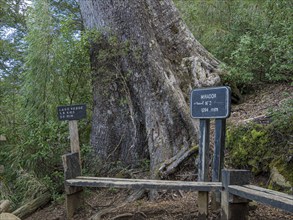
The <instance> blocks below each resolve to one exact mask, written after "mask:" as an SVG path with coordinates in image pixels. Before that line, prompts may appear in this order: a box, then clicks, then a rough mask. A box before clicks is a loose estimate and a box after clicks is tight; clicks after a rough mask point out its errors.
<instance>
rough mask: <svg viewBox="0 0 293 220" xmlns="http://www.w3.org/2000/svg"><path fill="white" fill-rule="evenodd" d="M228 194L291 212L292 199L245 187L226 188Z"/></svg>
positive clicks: (233, 186)
mask: <svg viewBox="0 0 293 220" xmlns="http://www.w3.org/2000/svg"><path fill="white" fill-rule="evenodd" d="M228 190H229V193H232V194H234V195H237V196H240V197H243V198H247V199H251V200H254V201H256V202H260V203H263V204H267V205H271V206H273V207H276V208H279V209H283V210H285V211H288V212H293V198H291V199H290V198H285V197H280V196H276V195H273V194H271V193H267V192H264V191H259V190H256V189H251V188H247V187H245V186H236V185H231V186H229V187H228Z"/></svg>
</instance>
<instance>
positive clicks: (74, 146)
mask: <svg viewBox="0 0 293 220" xmlns="http://www.w3.org/2000/svg"><path fill="white" fill-rule="evenodd" d="M68 125H69V134H70V147H71V153H75V152H77V153H79V154H80V147H79V135H78V126H77V121H75V120H73V121H68Z"/></svg>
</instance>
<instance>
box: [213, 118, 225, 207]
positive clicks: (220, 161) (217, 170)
mask: <svg viewBox="0 0 293 220" xmlns="http://www.w3.org/2000/svg"><path fill="white" fill-rule="evenodd" d="M225 138H226V119H225V118H224V119H216V120H215V144H214V158H213V166H212V182H221V174H222V173H221V171H222V169H223V168H224V151H225ZM220 207H221V193H220V192H213V193H212V209H214V210H216V209H218V208H220Z"/></svg>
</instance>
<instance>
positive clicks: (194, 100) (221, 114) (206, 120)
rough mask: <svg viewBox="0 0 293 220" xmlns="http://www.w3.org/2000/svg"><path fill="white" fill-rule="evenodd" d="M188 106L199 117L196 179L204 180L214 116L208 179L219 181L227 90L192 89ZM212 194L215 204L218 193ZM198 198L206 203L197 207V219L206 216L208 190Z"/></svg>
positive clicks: (228, 109) (228, 99)
mask: <svg viewBox="0 0 293 220" xmlns="http://www.w3.org/2000/svg"><path fill="white" fill-rule="evenodd" d="M190 108H191V116H192V118H197V119H200V136H199V164H198V181H200V182H207V181H208V166H209V140H210V119H215V120H216V123H215V144H214V157H213V165H212V181H213V182H220V181H221V170H222V168H223V163H224V158H223V157H224V148H225V132H226V118H228V117H229V116H230V112H231V90H230V88H229V87H226V86H221V87H210V88H201V89H195V90H193V91H192V92H191V99H190ZM215 197H216V203H218V204H219V203H220V195H219V194H218V195H216V196H215ZM198 199H199V200H204V201H205V202H203V203H202V204H206V206H204V207H199V214H200V215H199V218H200V219H206V218H207V213H208V212H207V211H208V210H207V209H208V207H207V204H208V193H207V192H199V198H198ZM214 200H215V198H214ZM214 202H215V201H214Z"/></svg>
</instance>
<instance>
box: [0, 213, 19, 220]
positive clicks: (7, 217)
mask: <svg viewBox="0 0 293 220" xmlns="http://www.w3.org/2000/svg"><path fill="white" fill-rule="evenodd" d="M0 220H21V219H20V218H18V217H17V216H15V215H13V214H11V213H6V212H3V213H1V214H0Z"/></svg>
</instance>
